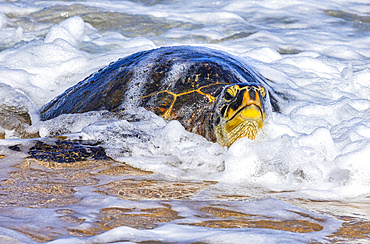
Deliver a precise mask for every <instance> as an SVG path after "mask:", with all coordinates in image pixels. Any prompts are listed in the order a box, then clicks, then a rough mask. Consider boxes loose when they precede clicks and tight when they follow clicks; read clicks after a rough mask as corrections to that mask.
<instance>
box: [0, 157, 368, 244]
mask: <svg viewBox="0 0 370 244" xmlns="http://www.w3.org/2000/svg"><path fill="white" fill-rule="evenodd" d="M1 158H6V156H4V155H2V156H1ZM13 168H14V170H13V171H11V172H9V173H8V178H7V179H6V180H3V181H2V182H1V185H0V206H1V208H0V216H1V217H7V218H8V219H9V218H10V219H13V218H14V220H16V221H2V222H1V223H0V226H1V227H4V228H8V229H12V230H15V231H17V232H20V233H22V234H24V235H26V236H28V237H29V238H31V239H33V240H34V241H36V242H41V243H44V242H48V241H52V240H55V239H58V238H61V237H71V236H83V237H89V236H94V235H98V234H101V233H104V232H106V231H108V230H110V229H113V228H115V227H119V226H128V227H132V228H136V229H153V228H156V227H158V226H159V225H160V224H161V223H167V222H171V221H174V220H179V219H180V220H181V219H184V217H183V216H181V215H180V214H179V213H178V212H177V211H176V210H174V209H173V207H172V206H173V204H174V203H176V206H181V205H183V206H186V207H191V208H192V209H194V210H195V211H197V212H198V213H199V214H198V216H197V217H198V221H196V222H191V221H188V222H186V221H185V222H181V223H179V224H181V225H191V226H203V227H210V228H263V229H274V230H284V231H287V232H296V233H309V232H317V231H321V230H322V229H323V226H324V224H325V223H324V222H325V219H321V218H317V217H315V216H309V215H308V214H307V213H300V212H297V213H296V214H298V215H299V216H302V217H304V218H305V220H302V219H285V220H282V219H279V218H272V217H271V216H269V215H268V213H263V212H261V213H258V214H249V213H244V212H241V211H238V210H233V209H232V208H233V206H232V205H230V204H228V201H229V200H235V199H239V200H243V199H250V196H226V195H220V196H218V197H217V198H218V199H220V201H199V200H192V198H193V197H194V196H196V195H197V194H199V193H200V192H201V191H202V190H204V189H207V188H209V187H211V186H212V185H214V184H215V183H216V182H204V181H199V182H194V181H176V180H163V179H160V178H161V177H158V176H156V175H154V174H153V173H151V172H146V171H142V170H139V169H135V168H133V167H131V166H129V165H126V164H122V163H119V162H116V161H114V160H110V159H104V160H91V161H80V162H74V163H57V162H52V161H40V160H36V159H32V158H27V159H25V160H23V161H22V162H21V163H19V164H17V165H15V166H13ZM81 189H83V190H82V191H83V193H82V192H81ZM86 195H100V196H101V199H102V200H103V201H104V198H111V197H113V198H118V199H123V200H127V201H130V202H131V206H132V207H129V208H122V207H103V208H100V209H96V210H97V211H95V212H93V213H89V214H87V213H84V211H81V212H79V209H82V208H81V206H80V202H81V201H83V199H84V196H86ZM281 200H283V201H286V202H288V203H290V204H294V205H296V206H300V207H302V208H304V209H308V210H311V211H314V212H318V213H321V214H325V215H328V216H331V217H334V218H336V219H338V220H341V221H343V225H342V227H341V228H340V229H339V230H338V231H337V232H336V233H334V234H332V235H329V236H327V241H328V242H330V243H345V242H355V243H363V242H365V241H366V240H367V239H369V238H370V218H369V216H370V206H368V205H367V204H364V203H355V202H353V203H344V202H335V201H332V202H329V201H323V202H321V201H312V200H305V199H281ZM153 201H154V202H156V203H158V204H159V205H160V207H152V206H151V204H149V203H150V202H153ZM146 203H148V204H146ZM93 205H94V204H93ZM22 209H32V210H35V211H43V210H48V211H52V212H54V214H55V216H57V219H56V220H54V222H53V224H52V226H51V225H50V223H34V222H33V221H32V218H30V216H29V215H30V213H29V212H28V211H20V210H22ZM19 223H22V224H21V225H20V224H19ZM8 239H9V237H5V236H0V240H1V241H6V240H8Z"/></svg>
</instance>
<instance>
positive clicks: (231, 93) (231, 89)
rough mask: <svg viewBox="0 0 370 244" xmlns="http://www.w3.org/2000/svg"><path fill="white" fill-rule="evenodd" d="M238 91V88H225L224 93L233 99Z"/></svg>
mask: <svg viewBox="0 0 370 244" xmlns="http://www.w3.org/2000/svg"><path fill="white" fill-rule="evenodd" d="M239 90H240V88H239V86H236V85H234V86H230V87H229V88H227V90H226V92H227V93H228V94H229V95H230V96H231V97H235V96H236V95H237V94H238V91H239Z"/></svg>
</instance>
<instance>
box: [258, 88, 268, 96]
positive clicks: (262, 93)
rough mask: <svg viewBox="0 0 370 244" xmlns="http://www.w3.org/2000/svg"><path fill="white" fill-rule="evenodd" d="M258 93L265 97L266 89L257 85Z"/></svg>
mask: <svg viewBox="0 0 370 244" xmlns="http://www.w3.org/2000/svg"><path fill="white" fill-rule="evenodd" d="M257 90H258V91H259V92H260V94H261V95H262V96H263V97H265V96H266V89H265V88H264V87H263V86H259V87H258V89H257Z"/></svg>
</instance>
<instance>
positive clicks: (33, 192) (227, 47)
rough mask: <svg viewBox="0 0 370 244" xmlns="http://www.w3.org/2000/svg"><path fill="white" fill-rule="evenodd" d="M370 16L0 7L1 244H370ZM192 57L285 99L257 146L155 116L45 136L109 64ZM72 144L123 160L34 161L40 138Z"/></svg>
mask: <svg viewBox="0 0 370 244" xmlns="http://www.w3.org/2000/svg"><path fill="white" fill-rule="evenodd" d="M369 13H370V5H369V4H368V3H367V1H365V0H364V1H361V0H359V1H347V0H341V1H325V2H322V1H315V0H310V1H272V0H271V1H267V0H266V1H258V2H249V1H247V2H245V1H237V0H228V1H202V2H199V1H155V0H153V1H99V2H97V1H79V2H75V1H3V2H0V50H1V52H0V138H4V139H1V140H0V155H1V156H0V162H1V165H0V167H1V171H0V176H1V196H0V197H1V209H0V211H1V214H0V218H1V220H2V221H1V227H0V233H1V237H0V238H2V240H9V241H13V242H16V241H19V242H24V243H29V242H31V241H35V242H49V241H54V242H56V243H70V242H76V243H77V242H81V243H91V242H98V243H107V242H119V241H121V242H145V241H154V242H164V243H167V242H184V243H191V242H205V243H228V242H231V243H245V242H246V240H253V241H254V242H261V243H279V242H283V243H308V242H314V241H316V242H351V241H353V242H366V239H368V238H370V231H369V229H370V228H369V226H370V225H369V219H370V212H369V210H370V208H369V197H370V180H369V177H368V175H369V174H370V166H369V160H368V158H369V155H370V124H369V120H370V99H369V94H370V69H369V67H370V59H369V57H370V47H369V43H370V15H369ZM182 44H188V45H189V44H190V45H201V46H208V47H212V48H215V49H221V50H224V51H228V52H230V53H233V54H235V55H236V56H239V57H240V58H241V59H244V60H245V61H246V62H248V63H249V64H250V65H251V66H252V67H254V68H255V69H256V70H258V71H259V72H260V73H261V74H262V75H263V76H265V77H266V78H268V79H270V80H272V81H273V82H274V85H273V88H274V89H275V90H276V91H278V92H279V93H282V94H284V96H285V97H286V98H288V101H285V102H284V101H282V102H281V104H280V108H281V113H272V114H271V115H270V116H269V118H268V121H267V123H266V126H265V127H264V129H263V131H262V132H261V133H259V134H258V136H257V138H256V140H254V141H250V140H249V139H247V138H244V139H240V140H238V141H237V142H236V143H234V144H233V145H232V146H231V147H230V148H229V149H227V148H224V147H221V146H220V145H218V144H215V143H211V142H208V141H206V140H205V139H204V138H202V137H201V136H198V135H195V134H192V133H189V132H187V131H185V130H184V128H183V127H182V126H181V125H180V124H179V123H178V122H176V121H172V122H166V121H164V120H163V119H161V118H159V117H158V116H156V115H154V114H152V113H150V112H147V111H145V110H144V109H138V110H135V111H125V113H123V114H114V113H108V112H104V111H102V112H90V113H86V114H80V115H63V116H60V117H58V118H55V119H52V120H50V121H45V122H40V119H39V114H38V110H39V109H40V107H41V106H42V105H44V104H46V103H47V102H48V101H50V100H51V99H52V98H54V97H55V96H56V95H58V94H60V93H62V92H63V91H64V90H65V89H66V88H68V87H70V86H72V85H74V84H76V83H77V82H78V81H80V80H82V79H83V78H85V77H86V76H88V75H89V74H91V73H92V72H95V71H97V70H98V69H100V68H102V67H104V66H105V65H107V64H109V63H110V62H112V61H115V60H117V59H118V58H121V57H124V56H127V55H129V54H132V53H134V52H137V51H142V50H148V49H151V48H155V47H160V46H168V45H182ZM61 135H63V139H68V140H86V141H93V142H99V143H100V146H102V147H103V148H104V149H105V151H106V153H107V156H109V157H110V158H112V159H113V160H114V161H111V160H110V159H109V160H103V161H93V162H90V164H75V165H73V166H70V165H64V164H61V165H58V164H55V163H54V164H53V163H51V162H49V163H47V162H44V161H32V160H31V161H30V159H25V158H26V157H27V156H28V153H27V152H28V151H29V149H30V148H31V147H32V146H33V145H34V144H35V139H30V138H35V137H36V138H39V137H43V138H46V137H54V136H61ZM37 140H40V139H37ZM45 140H47V139H45ZM51 143H53V142H51ZM15 145H16V147H14V146H15ZM9 147H10V148H9ZM15 149H16V150H15ZM131 167H134V168H131ZM116 171H117V172H116ZM114 172H116V173H114ZM40 223H42V225H39V224H40ZM230 240H232V241H230Z"/></svg>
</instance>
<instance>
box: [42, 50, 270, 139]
mask: <svg viewBox="0 0 370 244" xmlns="http://www.w3.org/2000/svg"><path fill="white" fill-rule="evenodd" d="M232 83H253V84H264V79H263V78H262V77H261V76H260V75H258V74H257V73H256V72H254V71H253V70H252V69H251V68H250V67H249V66H247V65H246V64H245V63H244V62H241V61H240V60H239V59H237V58H235V57H233V56H231V55H229V54H226V53H224V52H222V51H217V50H213V49H209V48H204V47H192V46H177V47H163V48H159V49H154V50H149V51H143V52H139V53H135V54H132V55H130V56H128V57H126V58H122V59H120V60H118V61H116V62H113V63H111V64H110V65H108V66H107V67H105V68H103V69H101V70H99V71H98V72H96V73H94V74H92V75H91V76H89V77H88V78H86V79H85V80H83V81H81V82H80V83H78V84H77V85H75V86H73V87H71V88H69V89H68V90H66V91H65V92H64V93H63V94H61V95H60V96H58V97H57V98H55V99H54V100H52V101H51V102H50V103H49V104H47V105H45V106H44V107H43V108H42V110H41V119H42V120H47V119H51V118H54V117H56V116H58V115H60V114H66V113H83V112H87V111H95V110H109V111H119V110H121V109H125V108H131V107H139V106H141V107H145V108H146V109H148V110H150V111H153V112H154V113H156V114H158V115H160V116H162V117H164V118H165V119H168V120H173V119H177V120H179V121H180V122H181V123H182V124H183V125H184V127H185V128H186V129H187V130H189V131H192V132H196V133H198V134H201V135H204V136H206V137H208V138H209V139H211V140H213V139H212V136H211V135H208V136H207V134H209V132H207V130H208V127H209V125H208V124H206V123H208V122H207V121H209V120H208V118H209V117H210V116H211V115H212V109H213V103H214V100H215V99H216V97H217V96H218V94H219V93H220V92H221V90H222V88H223V87H224V86H225V85H227V84H232Z"/></svg>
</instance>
